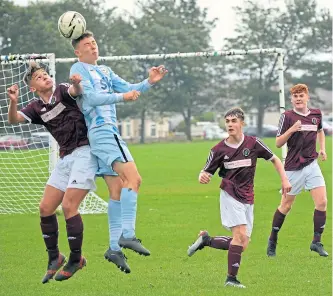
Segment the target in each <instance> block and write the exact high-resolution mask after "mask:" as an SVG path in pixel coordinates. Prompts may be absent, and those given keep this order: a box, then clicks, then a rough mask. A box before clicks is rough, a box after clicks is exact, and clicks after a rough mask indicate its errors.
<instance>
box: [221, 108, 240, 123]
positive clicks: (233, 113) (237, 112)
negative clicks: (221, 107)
mask: <svg viewBox="0 0 333 296" xmlns="http://www.w3.org/2000/svg"><path fill="white" fill-rule="evenodd" d="M228 116H235V117H237V118H239V119H241V120H242V121H244V119H245V114H244V111H243V109H242V108H240V107H234V108H231V109H229V110H228V111H227V112H226V113H225V115H224V118H227V117H228Z"/></svg>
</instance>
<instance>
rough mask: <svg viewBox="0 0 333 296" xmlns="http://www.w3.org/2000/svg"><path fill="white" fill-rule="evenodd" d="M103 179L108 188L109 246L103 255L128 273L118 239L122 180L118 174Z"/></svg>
mask: <svg viewBox="0 0 333 296" xmlns="http://www.w3.org/2000/svg"><path fill="white" fill-rule="evenodd" d="M104 180H105V182H106V184H107V185H108V188H109V194H110V199H109V205H108V220H109V239H110V242H109V248H108V250H107V251H106V252H105V254H104V257H105V259H107V260H108V261H109V262H112V263H114V264H115V265H116V266H117V267H118V268H119V269H120V270H121V271H123V272H125V273H130V272H131V270H130V267H129V265H128V264H127V260H126V257H125V255H124V254H123V252H122V251H121V247H120V245H119V239H120V236H121V233H122V222H121V204H120V193H121V190H122V187H123V181H122V180H121V178H120V177H119V176H106V175H105V176H104Z"/></svg>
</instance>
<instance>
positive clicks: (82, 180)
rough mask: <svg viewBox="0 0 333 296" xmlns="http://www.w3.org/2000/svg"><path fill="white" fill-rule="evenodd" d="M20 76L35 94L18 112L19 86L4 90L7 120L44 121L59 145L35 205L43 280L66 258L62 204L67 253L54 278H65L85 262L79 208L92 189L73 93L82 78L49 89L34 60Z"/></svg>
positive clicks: (91, 163) (90, 159)
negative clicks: (61, 215)
mask: <svg viewBox="0 0 333 296" xmlns="http://www.w3.org/2000/svg"><path fill="white" fill-rule="evenodd" d="M23 80H24V82H25V83H26V84H27V85H28V86H29V87H30V90H31V91H32V92H33V93H36V94H37V95H38V97H39V98H35V99H34V100H33V101H31V102H30V103H29V104H28V105H27V106H25V107H24V108H23V109H21V110H20V111H17V103H18V99H19V89H18V86H17V85H13V86H11V87H10V88H8V89H7V93H8V97H9V99H10V104H9V111H8V121H9V123H12V124H14V123H19V122H26V121H28V122H30V123H33V124H40V125H43V126H45V128H46V129H47V130H48V131H49V132H50V134H51V135H52V136H53V137H54V138H55V140H56V141H57V142H58V144H59V147H60V150H59V154H60V159H59V160H58V162H57V164H56V166H55V168H54V170H53V172H52V174H51V176H50V178H49V180H48V181H47V183H46V187H45V191H44V195H43V198H42V200H41V202H40V205H39V210H40V226H41V230H42V234H43V238H44V242H45V245H46V249H47V252H48V256H49V260H48V265H47V272H46V274H45V276H44V278H43V280H42V283H43V284H45V283H47V282H48V281H49V280H50V279H52V278H53V277H54V275H55V274H56V272H57V271H58V270H59V269H60V268H61V267H62V266H63V265H64V263H65V261H66V258H65V256H64V255H63V254H61V253H60V252H59V249H58V221H57V216H56V214H55V211H56V209H57V208H58V206H59V205H60V204H61V205H62V209H63V212H64V216H65V219H66V229H67V239H68V243H69V248H70V250H71V252H70V256H69V260H68V263H67V264H66V265H65V266H64V267H63V269H62V270H61V271H59V272H58V273H57V275H56V276H55V280H57V281H63V280H67V279H69V278H70V277H71V276H73V274H74V273H75V272H76V271H78V270H79V269H82V268H83V267H84V266H85V265H86V259H85V258H84V257H83V256H82V254H81V253H82V250H81V249H82V240H83V222H82V219H81V215H80V213H79V212H78V208H79V205H80V203H81V201H82V200H83V199H84V197H85V196H86V194H87V193H88V192H89V190H94V189H95V174H96V172H97V169H98V163H97V160H96V158H95V157H94V156H93V155H92V154H91V152H90V147H89V142H88V138H87V128H86V125H85V121H84V118H83V114H82V113H81V111H80V109H79V108H78V107H77V105H76V101H75V97H77V96H78V95H80V94H81V92H82V89H81V87H80V84H79V83H80V81H81V78H80V77H79V76H72V77H71V80H72V83H73V84H72V85H69V84H66V83H62V84H59V85H58V86H57V87H56V89H55V91H53V80H52V78H51V77H50V76H49V74H48V73H47V72H46V70H45V69H44V68H42V67H40V66H39V65H38V64H36V63H32V64H31V65H30V67H29V68H28V70H27V72H26V74H25V76H24V79H23Z"/></svg>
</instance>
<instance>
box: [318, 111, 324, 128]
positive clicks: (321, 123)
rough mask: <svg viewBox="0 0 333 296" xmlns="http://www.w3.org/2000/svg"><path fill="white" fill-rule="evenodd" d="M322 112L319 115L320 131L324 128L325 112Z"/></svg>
mask: <svg viewBox="0 0 333 296" xmlns="http://www.w3.org/2000/svg"><path fill="white" fill-rule="evenodd" d="M319 112H320V117H319V124H318V132H320V131H321V130H322V129H323V114H322V113H321V111H319Z"/></svg>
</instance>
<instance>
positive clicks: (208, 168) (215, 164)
mask: <svg viewBox="0 0 333 296" xmlns="http://www.w3.org/2000/svg"><path fill="white" fill-rule="evenodd" d="M221 159H222V158H221V153H220V152H219V151H218V150H217V151H216V150H215V149H214V148H213V149H212V150H211V151H210V152H209V155H208V158H207V161H206V164H205V166H204V168H203V169H202V170H203V171H205V172H207V173H210V174H212V175H214V174H215V172H216V170H217V169H218V168H219V167H220V166H221Z"/></svg>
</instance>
